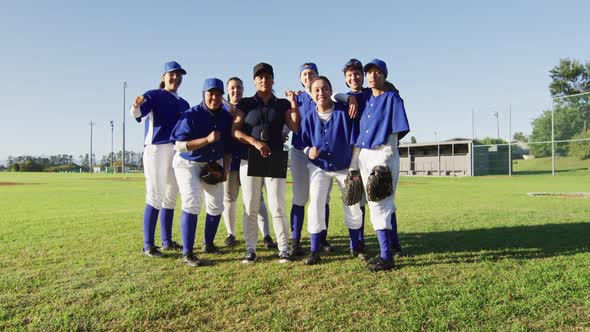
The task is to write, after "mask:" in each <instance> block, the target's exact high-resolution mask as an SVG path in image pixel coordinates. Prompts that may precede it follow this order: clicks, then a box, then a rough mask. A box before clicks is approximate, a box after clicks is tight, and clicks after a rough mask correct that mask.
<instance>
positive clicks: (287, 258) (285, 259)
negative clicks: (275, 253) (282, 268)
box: [279, 250, 292, 263]
mask: <svg viewBox="0 0 590 332" xmlns="http://www.w3.org/2000/svg"><path fill="white" fill-rule="evenodd" d="M290 262H292V259H291V254H289V252H288V251H286V250H285V251H281V252H280V253H279V263H290Z"/></svg>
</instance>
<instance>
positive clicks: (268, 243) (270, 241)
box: [263, 235, 277, 249]
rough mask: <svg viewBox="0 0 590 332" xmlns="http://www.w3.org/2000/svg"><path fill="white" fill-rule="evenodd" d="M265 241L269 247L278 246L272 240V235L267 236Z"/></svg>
mask: <svg viewBox="0 0 590 332" xmlns="http://www.w3.org/2000/svg"><path fill="white" fill-rule="evenodd" d="M263 241H264V245H265V246H266V247H267V248H268V249H276V248H277V244H276V243H274V241H273V240H272V237H270V235H267V236H265V237H264V239H263Z"/></svg>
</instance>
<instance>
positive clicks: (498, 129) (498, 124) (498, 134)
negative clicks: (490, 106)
mask: <svg viewBox="0 0 590 332" xmlns="http://www.w3.org/2000/svg"><path fill="white" fill-rule="evenodd" d="M493 114H494V116H495V117H496V131H497V136H498V143H500V119H499V117H498V112H494V113H493Z"/></svg>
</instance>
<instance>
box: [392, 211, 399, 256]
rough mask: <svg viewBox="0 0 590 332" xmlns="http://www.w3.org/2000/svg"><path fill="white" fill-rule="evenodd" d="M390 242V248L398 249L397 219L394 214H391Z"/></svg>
mask: <svg viewBox="0 0 590 332" xmlns="http://www.w3.org/2000/svg"><path fill="white" fill-rule="evenodd" d="M390 234H391V235H390V236H391V237H390V240H389V241H390V242H391V246H392V247H394V248H396V247H400V246H401V245H400V243H399V237H398V235H397V217H396V215H395V212H394V213H392V214H391V232H390Z"/></svg>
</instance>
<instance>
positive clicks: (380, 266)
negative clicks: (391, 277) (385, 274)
mask: <svg viewBox="0 0 590 332" xmlns="http://www.w3.org/2000/svg"><path fill="white" fill-rule="evenodd" d="M393 267H394V265H393V259H392V260H388V261H386V260H384V259H383V258H381V257H379V258H378V259H376V260H374V261H373V262H372V263H370V264H369V266H368V269H369V271H371V272H378V271H387V270H392V269H393Z"/></svg>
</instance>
